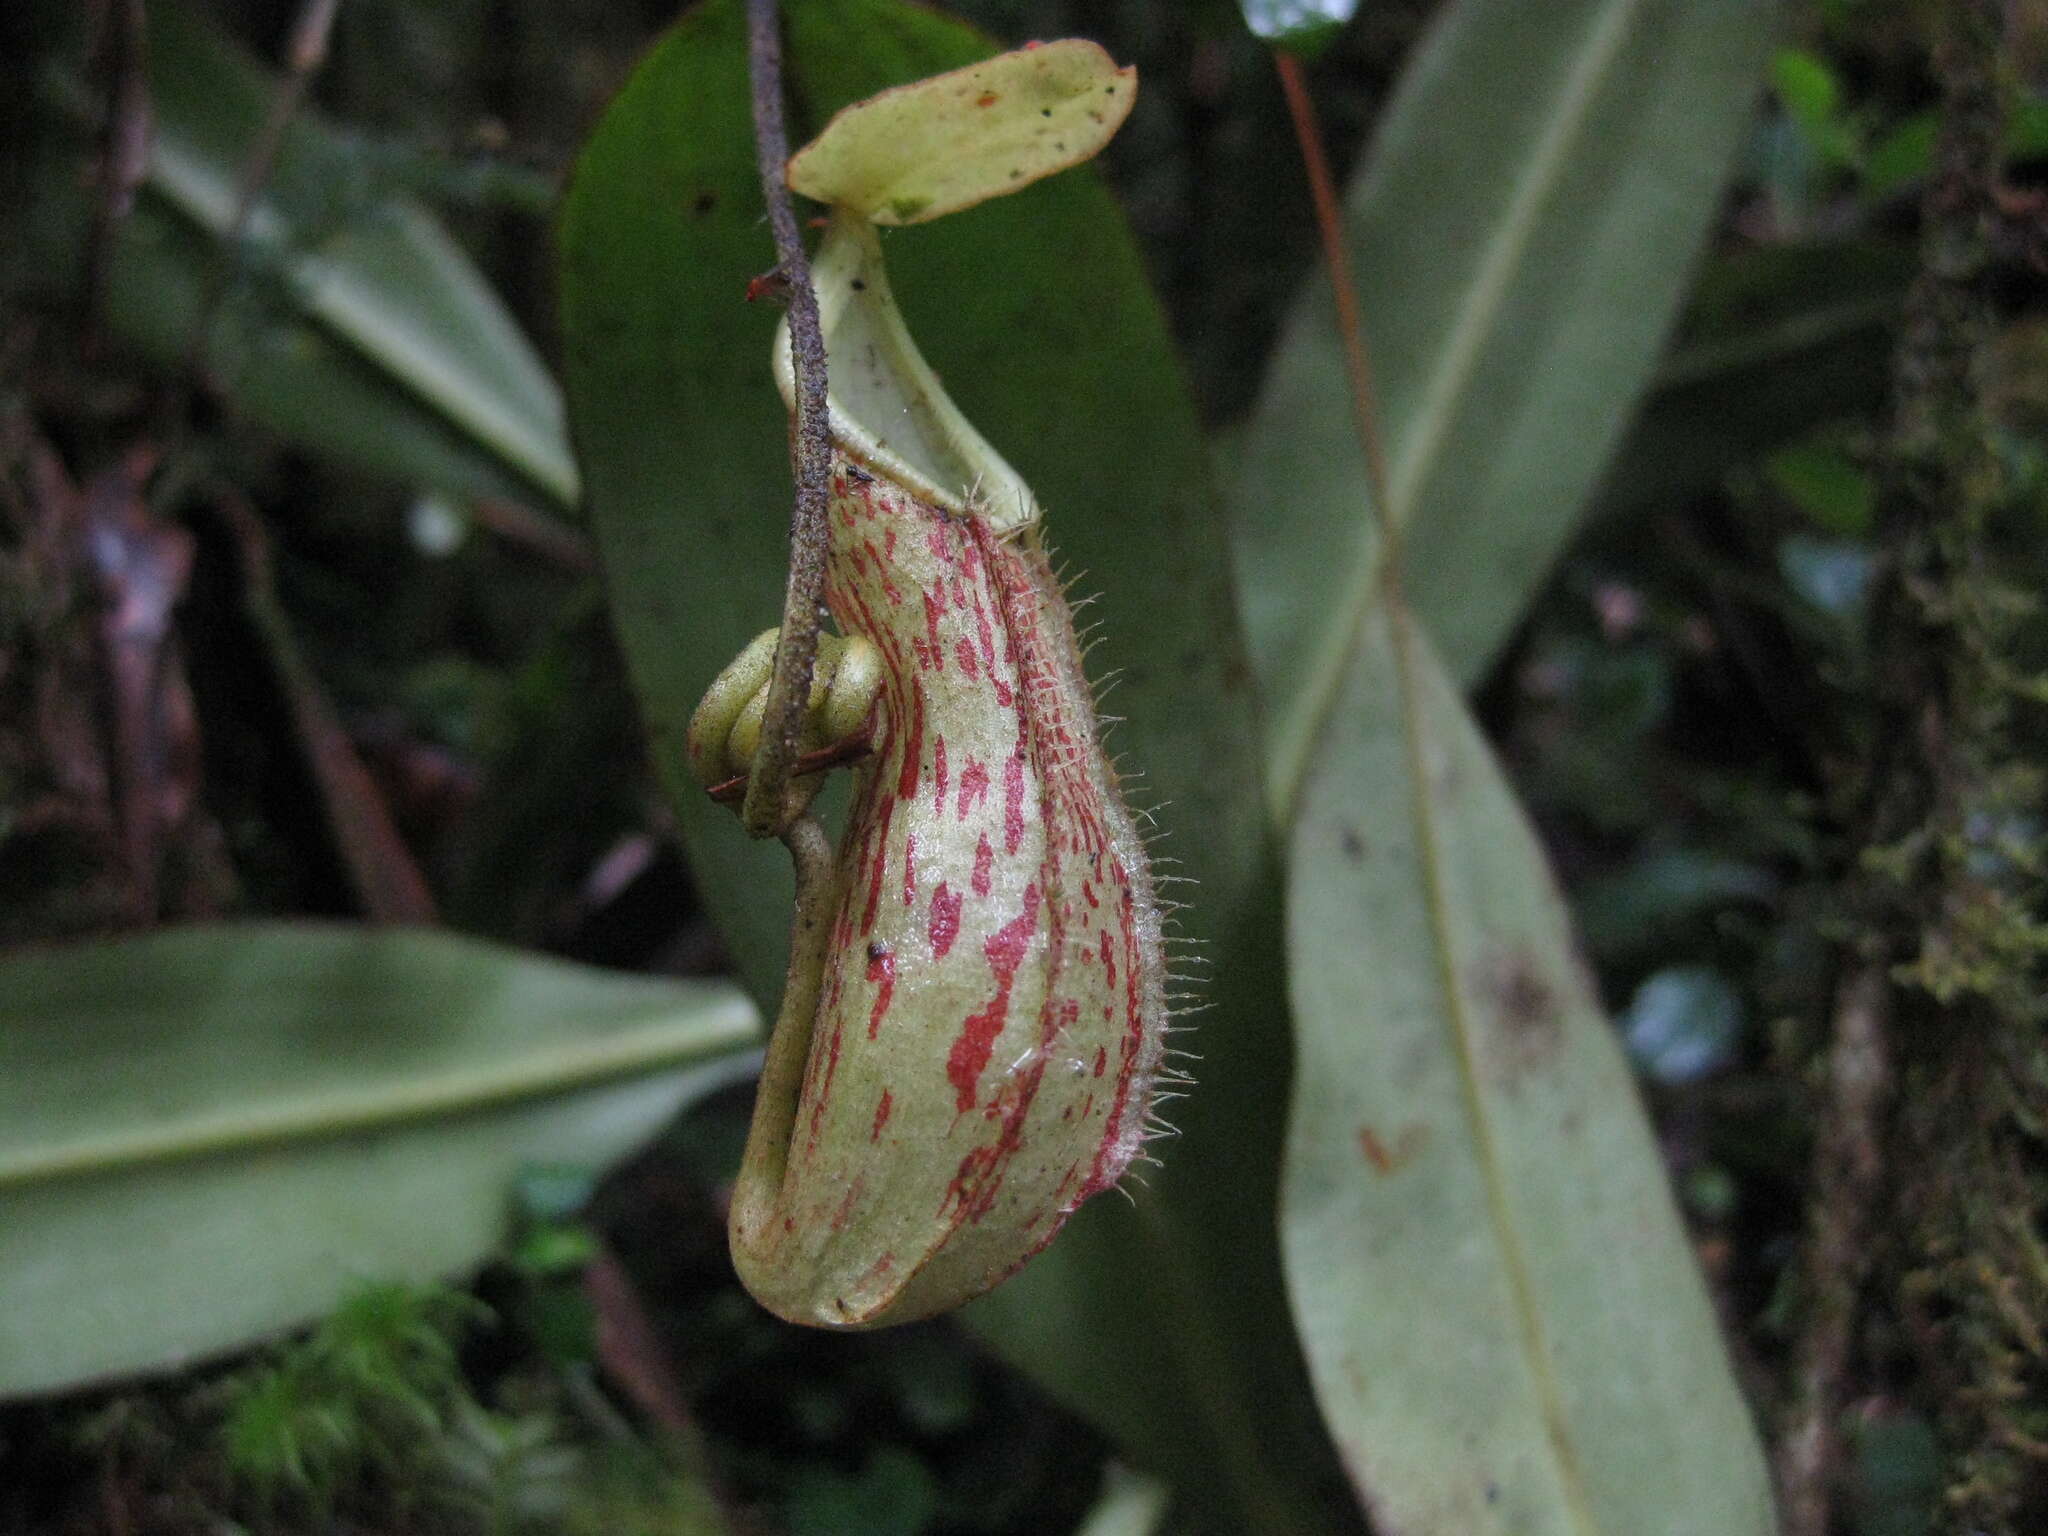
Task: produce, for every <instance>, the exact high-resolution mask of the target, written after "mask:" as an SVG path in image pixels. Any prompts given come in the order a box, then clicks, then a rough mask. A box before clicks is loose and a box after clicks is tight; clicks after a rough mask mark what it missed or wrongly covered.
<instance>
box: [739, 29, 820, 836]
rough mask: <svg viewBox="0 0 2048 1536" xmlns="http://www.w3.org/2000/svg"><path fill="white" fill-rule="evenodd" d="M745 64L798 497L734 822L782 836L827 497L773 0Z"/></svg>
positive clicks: (812, 316) (804, 697)
mask: <svg viewBox="0 0 2048 1536" xmlns="http://www.w3.org/2000/svg"><path fill="white" fill-rule="evenodd" d="M747 64H748V75H749V79H750V82H751V85H752V90H753V104H754V146H755V151H756V154H757V157H758V159H759V162H760V169H761V196H762V198H763V200H764V201H765V202H766V203H767V205H768V227H769V229H770V231H771V232H772V233H773V234H774V237H775V263H776V270H777V271H778V272H780V273H781V275H782V278H783V281H784V283H785V284H786V286H787V289H788V295H789V336H790V352H791V355H792V357H793V359H794V362H795V366H796V421H795V426H794V431H793V432H792V444H791V447H792V454H793V457H794V459H795V470H796V498H795V501H794V503H793V505H792V507H791V509H790V518H789V581H788V584H787V586H786V587H785V588H784V590H783V597H782V636H781V638H780V639H779V640H777V641H776V643H775V670H774V672H773V674H772V675H771V676H770V679H769V683H768V703H767V710H766V715H765V717H764V719H763V721H762V725H761V745H760V749H759V751H758V752H756V754H755V756H754V764H753V768H752V771H751V772H750V773H749V774H748V775H747V797H746V802H745V804H744V805H743V806H742V807H741V811H740V820H741V821H742V822H743V823H744V824H745V826H746V829H747V831H748V833H749V834H750V835H751V836H754V837H775V836H780V835H782V834H783V833H784V831H785V830H786V829H788V828H789V827H790V824H791V823H792V821H793V820H794V819H795V818H796V817H797V816H798V814H799V813H800V812H801V810H802V808H803V807H802V804H801V801H800V800H799V799H795V798H792V797H791V795H790V793H789V782H790V778H791V775H792V773H793V771H794V769H795V765H796V757H797V746H798V738H799V736H800V734H801V732H802V729H803V714H804V708H805V706H806V704H807V703H808V702H809V700H810V695H811V672H812V669H813V667H814V666H815V664H816V662H817V657H818V614H819V602H820V599H821V598H822V597H823V595H824V591H825V540H826V528H825V494H826V485H827V483H828V480H829V477H830V472H831V456H832V441H831V435H830V432H829V429H828V426H827V418H826V409H827V408H826V397H825V337H824V331H823V328H822V327H821V325H820V324H819V320H818V296H817V294H816V292H815V291H814V290H813V289H812V287H811V264H810V259H809V258H808V257H807V256H806V255H805V254H804V244H803V238H802V236H801V235H800V234H799V232H798V230H797V223H796V210H795V209H794V208H793V207H792V206H791V205H790V198H789V186H788V184H787V182H786V181H785V180H784V176H783V166H784V165H785V164H786V163H787V162H788V160H789V137H788V134H787V132H786V131H785V129H784V127H783V121H782V40H781V34H780V32H779V30H778V21H777V9H776V3H775V0H747Z"/></svg>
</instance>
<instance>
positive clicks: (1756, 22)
mask: <svg viewBox="0 0 2048 1536" xmlns="http://www.w3.org/2000/svg"><path fill="white" fill-rule="evenodd" d="M1773 11H1774V6H1773V4H1772V0H1706V3H1697V0H1557V3H1554V4H1548V5H1529V4H1527V3H1525V0H1458V3H1456V4H1453V5H1452V6H1450V7H1449V8H1448V9H1447V10H1446V12H1445V13H1444V15H1443V17H1442V19H1441V20H1440V21H1439V22H1438V24H1437V26H1436V28H1435V30H1434V31H1433V32H1432V33H1431V35H1430V36H1429V37H1428V38H1427V39H1426V40H1425V42H1424V43H1423V44H1422V46H1421V49H1420V51H1419V54H1418V56H1417V57H1416V58H1415V59H1414V60H1413V61H1412V62H1411V63H1410V65H1409V66H1408V68H1407V70H1406V72H1405V74H1404V76H1403V80H1402V84H1401V86H1400V88H1399V90H1398V92H1397V94H1396V97H1395V100H1394V101H1393V103H1392V104H1391V105H1390V106H1389V107H1388V109H1387V113H1386V117H1385V120H1384V121H1383V122H1382V124H1381V125H1380V127H1379V130H1378V135H1377V138H1376V140H1375V142H1374V145H1373V149H1372V152H1371V155H1370V158H1369V160H1368V162H1367V164H1366V167H1365V170H1364V171H1363V173H1362V174H1361V176H1360V177H1359V179H1358V181H1357V182H1356V184H1355V185H1354V186H1353V188H1352V190H1351V192H1350V193H1349V196H1348V198H1347V203H1346V213H1345V218H1346V230H1345V239H1346V243H1347V245H1348V246H1349V248H1350V251H1351V256H1352V261H1353V263H1354V266H1355V269H1356V273H1357V280H1358V285H1359V297H1360V302H1361V306H1362V308H1363V310H1364V313H1365V329H1366V332H1367V341H1368V344H1369V347H1370V351H1371V354H1372V359H1373V365H1374V370H1375V374H1376V377H1377V382H1378V388H1379V393H1380V405H1381V427H1382V434H1383V436H1384V439H1385V443H1386V452H1387V460H1388V477H1389V489H1388V495H1389V498H1390V500H1391V502H1392V506H1391V508H1390V511H1391V514H1392V516H1393V518H1394V519H1395V521H1396V522H1397V523H1399V524H1401V525H1403V526H1404V527H1405V528H1406V529H1407V566H1408V568H1407V573H1406V580H1407V584H1408V589H1409V593H1410V597H1411V601H1412V602H1413V604H1414V607H1415V612H1416V615H1417V616H1418V617H1419V618H1420V619H1421V620H1422V622H1423V623H1424V625H1425V626H1426V627H1427V628H1428V629H1429V630H1430V632H1431V634H1432V635H1433V636H1435V637H1436V639H1437V641H1438V644H1439V645H1440V647H1441V649H1442V652H1443V654H1444V656H1445V658H1446V660H1447V662H1448V664H1449V665H1450V667H1451V670H1452V672H1453V674H1454V675H1456V676H1457V677H1459V678H1461V679H1463V680H1466V681H1468V682H1469V681H1470V680H1471V679H1473V678H1474V677H1476V676H1477V675H1478V674H1479V673H1480V672H1481V671H1483V670H1484V668H1485V665H1486V663H1487V661H1488V659H1489V658H1490V657H1491V656H1492V654H1493V652H1494V650H1495V648H1496V647H1497V646H1498V645H1499V643H1500V641H1501V640H1502V639H1503V638H1504V637H1505V636H1506V635H1507V633H1508V631H1509V630H1510V628H1511V627H1512V626H1513V624H1514V623H1515V621H1516V619H1517V618H1518V617H1519V615H1520V613H1521V611H1522V609H1523V608H1524V607H1525V606H1526V604H1527V602H1528V599H1529V598H1530V596H1531V595H1532V594H1533V592H1534V590H1535V587H1536V584H1537V583H1538V582H1539V581H1540V580H1541V579H1542V576H1543V573H1544V571H1545V570H1546V569H1547V568H1548V567H1549V564H1550V562H1551V560H1552V559H1553V558H1554V557H1555V555H1556V553H1557V550H1558V549H1559V547H1560V546H1561V544H1562V542H1563V540H1564V539H1565V537H1566V536H1567V535H1568V534H1569V532H1570V530H1571V528H1572V527H1573V526H1574V525H1575V523H1576V521H1577V519H1578V516H1579V514H1580V512H1581V510H1582V505H1583V503H1584V501H1585V499H1586V495H1587V493H1588V491H1589V490H1590V489H1591V487H1592V483H1593V480H1594V478H1595V476H1596V475H1597V474H1598V472H1599V469H1600V466H1601V464H1602V462H1603V461H1604V460H1605V458H1606V457H1607V454H1608V453H1609V451H1610V450H1611V449H1612V447H1613V446H1614V443H1615V441H1616V439H1617V437H1618V436H1619V434H1620V432H1621V430H1622V428H1623V427H1624V426H1625V424H1626V422H1627V418H1628V414H1629V411H1630V410H1631V408H1632V407H1633V405H1634V402H1635V400H1636V397H1637V396H1638V394H1639V393H1640V392H1641V390H1642V388H1643V385H1644V384H1645V382H1646V381H1647V380H1648V378H1649V374H1650V370H1651V368H1652V366H1653V365H1654V363H1655V361H1656V356H1657V348H1658V344H1659V342H1660V341H1661V339H1662V337H1663V334H1664V331H1665V329H1666V327H1667V326H1668V325H1669V323H1670V320H1671V317H1672V315H1673V313H1674V312H1675V310H1676V308H1677V305H1678V303H1679V300H1680V298H1681V297H1682V296H1683V294H1684V291H1685V286H1686V277H1687V272H1688V268H1689V266H1690V263H1691V259H1692V256H1693V253H1694V251H1695V249H1696V248H1697V246H1698V245H1699V242H1700V238H1701V236H1702V234H1703V233H1704V231H1705V229H1706V226H1707V222H1708V220H1709V218H1710V217H1711V215H1712V213H1713V210H1714V205H1715V192H1716V189H1717V188H1718V187H1719V185H1720V182H1721V178H1722V176H1723V174H1724V173H1725V171H1726V168H1727V166H1728V163H1729V160H1730V157H1731V151H1732V150H1733V148H1734V145H1735V141H1736V136H1737V133H1738V131H1739V130H1740V128H1741V127H1742V125H1743V123H1744V122H1745V121H1746V119H1747V117H1748V114H1749V111H1750V107H1751V102H1752V98H1753V96H1754V93H1755V90H1756V87H1757V85H1758V83H1759V82H1760V80H1761V71H1762V67H1763V59H1764V55H1765V51H1766V49H1767V47H1768V45H1769V42H1770V31H1771V27H1770V22H1771V18H1772V15H1773ZM1353 419H1354V418H1353V415H1352V411H1351V406H1350V401H1349V396H1348V393H1347V391H1346V389H1345V387H1344V369H1343V363H1342V351H1341V346H1340V343H1339V341H1338V339H1337V331H1336V325H1335V317H1334V311H1333V307H1332V305H1331V302H1330V299H1329V296H1328V290H1327V286H1326V285H1324V284H1322V283H1320V282H1318V283H1314V284H1312V285H1311V292H1310V293H1309V294H1308V295H1306V296H1305V298H1304V300H1303V302H1302V303H1301V305H1300V307H1299V308H1298V310H1297V311H1296V313H1295V314H1294V316H1293V317H1292V319H1291V320H1290V322H1289V324H1288V326H1287V328H1286V330H1285V332H1284V335H1283V340H1282V345H1281V348H1280V351H1279V353H1278V355H1277V357H1276V360H1275V362H1274V365H1273V368H1272V371H1271V373H1270V375H1269V377H1268V379H1267V381H1266V385H1265V387H1264V390H1263V393H1262V395H1261V399H1260V403H1259V407H1258V410H1257V412H1256V414H1255V416H1254V419H1253V421H1252V424H1251V427H1250V429H1249V431H1248V432H1247V434H1246V437H1245V441H1244V452H1243V462H1242V464H1241V466H1240V473H1239V476H1238V483H1237V487H1236V497H1237V504H1238V509H1239V510H1238V527H1239V532H1240V544H1239V559H1240V564H1241V570H1242V572H1243V574H1244V586H1245V597H1246V628H1247V634H1248V637H1249V639H1250V642H1251V648H1252V659H1253V663H1254V665H1255V666H1256V667H1257V668H1258V670H1259V676H1260V680H1261V682H1262V683H1263V684H1264V685H1265V688H1266V691H1267V698H1268V707H1269V721H1270V726H1271V740H1270V743H1269V753H1268V761H1269V765H1270V770H1271V771H1270V772H1269V774H1268V776H1267V790H1268V793H1269V794H1270V795H1271V796H1272V798H1273V801H1274V803H1275V804H1276V806H1279V807H1281V808H1282V809H1283V810H1284V808H1285V807H1286V806H1288V805H1289V804H1291V803H1292V800H1293V797H1294V794H1295V792H1296V790H1297V788H1298V786H1299V783H1300V780H1301V776H1302V772H1303V769H1304V765H1305V763H1306V761H1307V758H1308V756H1309V754H1310V752H1311V751H1312V750H1313V744H1314V741H1315V737H1316V732H1317V730H1318V729H1319V727H1320V724H1321V722H1322V719H1323V717H1324V716H1325V715H1326V714H1327V713H1328V711H1329V709H1330V708H1331V705H1332V701H1333V700H1334V698H1335V696H1336V693H1337V689H1338V686H1339V680H1340V678H1341V677H1342V674H1343V670H1344V668H1345V666H1346V665H1347V663H1348V657H1349V654H1350V637H1351V635H1352V634H1353V632H1354V631H1355V630H1356V628H1357V626H1358V623H1359V621H1360V616H1361V615H1362V614H1363V612H1364V611H1365V610H1366V609H1367V608H1368V607H1370V606H1371V604H1372V602H1373V601H1374V600H1375V594H1376V591H1377V582H1376V580H1375V577H1374V571H1375V567H1376V565H1377V562H1378V559H1379V544H1378V540H1377V538H1376V536H1375V534H1374V532H1373V529H1372V525H1371V523H1370V522H1369V521H1368V520H1367V519H1366V518H1365V517H1363V516H1362V515H1361V512H1362V500H1363V498H1362V496H1361V493H1360V491H1359V487H1360V486H1361V485H1362V484H1363V481H1364V463H1363V455H1362V452H1361V450H1360V447H1359V445H1358V442H1357V438H1356V434H1355V432H1354V431H1353V427H1352V422H1353Z"/></svg>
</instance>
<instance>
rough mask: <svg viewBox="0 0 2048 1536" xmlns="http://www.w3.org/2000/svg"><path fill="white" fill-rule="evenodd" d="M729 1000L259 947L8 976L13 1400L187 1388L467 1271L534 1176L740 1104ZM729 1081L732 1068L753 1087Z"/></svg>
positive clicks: (630, 985) (737, 1031)
mask: <svg viewBox="0 0 2048 1536" xmlns="http://www.w3.org/2000/svg"><path fill="white" fill-rule="evenodd" d="M756 1038H757V1020H756V1016H755V1014H754V1011H753V1009H752V1008H751V1007H750V1006H749V1005H748V1003H747V1002H746V1001H745V999H744V998H742V997H741V996H739V995H738V993H736V992H735V991H733V990H732V989H731V988H729V987H727V986H725V985H723V984H720V983H712V982H691V981H665V980H654V979H651V978H647V977H637V976H625V975H614V974H607V973H604V972H600V971H594V970H590V969H587V968H584V967H580V966H572V965H567V964H563V963H561V962H558V961H553V960H545V959H541V958H539V957H536V956H532V955H524V954H519V953H516V952H513V951H509V950H503V949H497V948H494V947H492V946H489V945H484V944H479V943H476V942H474V941H473V940H468V939H459V938H455V937H452V936H449V935H445V934H438V933H432V932H425V931H399V930H385V931H375V930H365V929H351V928H344V927H328V926H320V925H291V924H282V923H263V924H249V925H233V926H209V927H195V928H185V929H175V930H170V931H167V932H164V933H161V934H155V935H151V936H149V937H146V938H138V939H129V940H123V941H119V942H111V943H100V944H84V945H78V946H74V947H69V948H61V949H52V950H46V951H23V952H17V953H14V954H10V955H8V956H6V957H5V958H4V960H0V1233H4V1234H5V1238H4V1241H0V1295H4V1296H5V1297H6V1298H7V1305H6V1306H5V1308H4V1309H0V1394H6V1393H21V1392H36V1391H45V1390H48V1389H51V1388H55V1387H60V1386H68V1385H71V1384H74V1383H77V1382H80V1381H84V1380H89V1379H92V1378H96V1377H102V1376H113V1375H125V1374H129V1373H132V1372H136V1371H142V1370H148V1369H153V1368H156V1367H163V1366H175V1365H178V1364H180V1363H182V1362H184V1361H187V1360H189V1359H192V1358H194V1357H196V1356H203V1355H207V1354H212V1353H216V1352H218V1351H221V1350H225V1349H228V1348H231V1347H233V1346H235V1345H238V1344H241V1343H244V1342H245V1341H248V1340H250V1339H253V1338H256V1337H258V1336H259V1335H262V1334H266V1333H272V1332H275V1331H277V1330H279V1329H282V1328H288V1327H291V1326H292V1325H294V1324H297V1323H300V1322H303V1321H305V1320H306V1319H308V1318H311V1317H314V1316H317V1315H318V1314H320V1313H321V1312H323V1311H326V1310H328V1309H329V1308H331V1307H333V1306H334V1305H335V1303H336V1302H337V1301H338V1300H339V1299H340V1298H341V1297H342V1295H343V1294H344V1293H345V1292H346V1291H347V1289H348V1288H349V1287H350V1286H351V1285H352V1284H354V1283H356V1282H359V1281H361V1280H365V1279H376V1280H388V1279H408V1280H425V1279H429V1278H431V1277H434V1276H439V1275H445V1274H449V1273H452V1272H454V1271H458V1270H461V1269H464V1268H467V1267H469V1266H471V1265H474V1264H475V1263H477V1262H478V1261H479V1260H480V1259H482V1258H483V1257H484V1256H486V1255H487V1254H488V1253H489V1252H490V1251H491V1250H492V1248H493V1247H494V1246H495V1245H496V1243H497V1241H498V1240H499V1238H500V1236H501V1235H502V1228H503V1225H504V1218H505V1215H506V1213H507V1212H508V1210H509V1209H510V1194H511V1189H512V1185H513V1180H514V1178H515V1176H516V1175H517V1174H518V1172H519V1170H520V1168H521V1167H522V1166H523V1165H525V1164H527V1163H532V1162H561V1161H575V1162H587V1163H601V1162H608V1161H610V1160H611V1159H613V1158H616V1157H619V1156H621V1155H622V1154H624V1153H625V1152H627V1151H629V1150H630V1149H631V1148H633V1147H634V1146H636V1145H638V1144H639V1143H640V1142H642V1141H643V1140H645V1139H646V1138H647V1137H648V1136H650V1135H651V1134H653V1133H654V1131H656V1130H657V1129H658V1128H659V1127H660V1126H661V1125H662V1124H663V1123H664V1122H665V1121H667V1120H668V1119H669V1117H670V1116H672V1115H673V1114H674V1113H675V1112H676V1110H677V1108H678V1107H679V1106H681V1105H682V1104H684V1103H685V1102H687V1101H689V1100H690V1099H691V1098H693V1097H694V1096H696V1095H698V1094H701V1093H703V1092H705V1091H707V1090H708V1089H709V1088H711V1087H715V1086H717V1085H718V1084H719V1083H721V1082H724V1081H729V1080H731V1078H732V1076H733V1074H734V1071H735V1064H734V1060H733V1058H734V1053H737V1052H741V1051H743V1050H745V1048H746V1047H748V1046H750V1045H752V1044H753V1043H754V1042H755V1040H756ZM740 1060H741V1061H744V1058H740Z"/></svg>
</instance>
